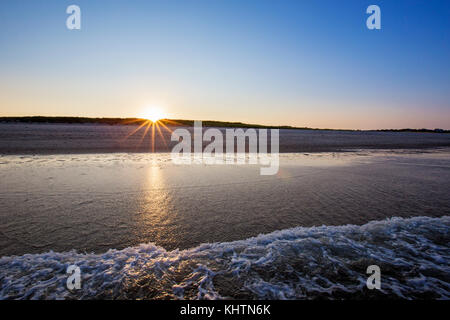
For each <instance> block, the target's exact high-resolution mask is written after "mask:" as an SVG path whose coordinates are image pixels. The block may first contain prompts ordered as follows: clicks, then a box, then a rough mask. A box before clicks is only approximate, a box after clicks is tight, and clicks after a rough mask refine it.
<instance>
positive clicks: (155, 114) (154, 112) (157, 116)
mask: <svg viewBox="0 0 450 320" xmlns="http://www.w3.org/2000/svg"><path fill="white" fill-rule="evenodd" d="M142 118H144V119H147V120H150V121H151V122H157V121H159V120H161V119H164V118H165V114H164V112H163V111H162V110H161V108H158V107H149V108H147V109H145V110H144V112H142Z"/></svg>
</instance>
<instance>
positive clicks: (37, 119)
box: [0, 116, 450, 133]
mask: <svg viewBox="0 0 450 320" xmlns="http://www.w3.org/2000/svg"><path fill="white" fill-rule="evenodd" d="M140 121H142V122H144V121H151V120H149V119H145V118H141V117H127V118H122V117H81V116H3V117H0V123H5V122H6V123H8V122H19V123H50V124H51V123H53V124H105V125H133V124H139V122H140ZM194 121H202V124H203V125H204V126H206V127H222V128H224V127H233V128H261V129H263V128H266V129H292V130H326V131H391V132H433V133H450V129H443V128H434V129H429V128H401V129H389V128H381V129H340V128H339V129H332V128H313V127H297V126H290V125H263V124H250V123H245V122H239V121H221V120H200V119H194V120H193V119H169V118H163V119H159V120H158V121H157V122H166V123H167V122H170V123H168V124H169V125H172V126H192V125H193V123H194Z"/></svg>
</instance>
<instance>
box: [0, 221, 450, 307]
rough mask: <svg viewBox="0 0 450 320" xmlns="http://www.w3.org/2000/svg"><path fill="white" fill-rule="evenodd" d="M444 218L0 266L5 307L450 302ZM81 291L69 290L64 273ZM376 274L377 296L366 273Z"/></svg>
mask: <svg viewBox="0 0 450 320" xmlns="http://www.w3.org/2000/svg"><path fill="white" fill-rule="evenodd" d="M449 227H450V217H449V216H444V217H441V218H429V217H416V218H409V219H403V218H391V219H388V220H383V221H373V222H370V223H368V224H365V225H363V226H355V225H346V226H337V227H336V226H322V227H312V228H302V227H298V228H292V229H286V230H281V231H276V232H273V233H270V234H266V235H260V236H258V237H254V238H250V239H246V240H240V241H235V242H227V243H225V242H224V243H209V244H203V245H200V246H198V247H195V248H192V249H188V250H182V251H180V250H174V251H166V250H164V249H163V248H161V247H157V246H155V245H153V244H141V245H139V246H135V247H130V248H126V249H123V250H113V249H112V250H109V251H108V252H106V253H103V254H80V253H76V252H65V253H56V252H48V253H43V254H25V255H22V256H9V257H2V258H1V259H0V270H1V271H0V298H2V299H8V298H12V299H79V298H81V299H92V298H106V299H110V298H131V299H135V298H148V299H152V298H175V299H176V298H187V299H220V298H260V299H302V298H306V299H310V298H318V297H320V298H332V299H333V298H334V299H340V298H383V297H400V298H436V299H448V298H450V250H449V245H448V244H449V242H450V241H449V240H450V239H449ZM71 264H76V265H78V266H79V267H80V268H81V274H82V288H81V289H80V290H78V291H73V292H70V291H69V290H67V289H66V280H67V277H68V275H67V274H66V273H65V271H66V269H67V267H68V266H69V265H71ZM372 264H376V265H379V266H380V268H381V273H382V275H381V290H380V291H377V290H368V289H367V288H366V279H367V276H368V275H366V268H367V266H369V265H372Z"/></svg>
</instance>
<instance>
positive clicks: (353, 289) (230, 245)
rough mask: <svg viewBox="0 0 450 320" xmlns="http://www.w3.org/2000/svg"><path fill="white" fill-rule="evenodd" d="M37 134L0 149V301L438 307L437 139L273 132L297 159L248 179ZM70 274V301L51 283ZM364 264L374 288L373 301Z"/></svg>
mask: <svg viewBox="0 0 450 320" xmlns="http://www.w3.org/2000/svg"><path fill="white" fill-rule="evenodd" d="M8 126H9V125H8ZM39 126H41V125H36V126H28V127H27V128H22V129H21V130H19V129H18V128H19V127H17V130H16V131H14V130H11V129H10V128H8V131H9V132H13V133H11V135H10V136H8V137H6V138H5V134H4V133H3V135H1V136H0V137H1V138H0V146H1V148H2V149H1V150H2V155H1V156H0V217H1V224H0V256H2V258H0V267H1V269H2V273H1V277H0V297H2V298H45V299H54V298H85V299H91V298H132V299H136V298H156V299H165V298H174V299H179V298H186V299H217V298H233V299H237V298H250V299H254V298H257V299H304V298H306V299H310V298H311V299H312V298H358V297H360V298H362V297H369V298H383V297H384V298H393V297H396V298H441V299H442V298H449V296H450V279H449V271H450V255H449V250H448V243H449V241H450V236H449V234H448V227H449V226H450V222H449V220H448V215H449V213H450V186H449V184H448V181H449V179H450V148H448V147H446V146H445V145H446V144H447V143H448V140H449V138H447V137H448V135H440V134H434V133H433V134H420V133H414V134H413V133H389V134H385V133H381V134H379V133H377V134H372V133H359V132H342V133H341V132H338V133H334V134H336V135H337V137H336V138H335V139H331V138H332V136H330V135H329V134H331V133H328V132H316V131H314V132H304V131H301V130H299V131H295V132H294V133H291V132H288V133H285V135H283V133H282V134H280V149H282V147H281V146H284V147H286V148H287V149H289V148H291V147H293V148H296V149H297V151H296V152H283V153H282V154H281V155H280V169H279V171H278V173H277V174H276V175H274V176H261V175H259V167H258V166H256V165H249V164H244V165H207V164H192V165H177V164H174V163H173V162H172V161H171V157H170V153H166V152H156V153H149V152H119V151H120V150H121V149H120V146H119V147H118V146H116V147H112V145H110V146H108V145H109V144H110V143H112V141H115V140H116V138H115V134H118V133H117V132H116V131H117V130H119V131H120V130H125V129H124V128H115V127H109V126H101V127H98V126H81V127H80V126H74V127H72V126H56V127H52V129H49V130H47V126H46V125H43V126H42V127H39ZM49 126H50V125H49ZM63 128H66V129H64V130H63ZM80 128H82V129H80ZM84 128H87V129H86V130H87V132H83V130H84ZM41 129H42V132H41V131H39V130H41ZM27 130H28V131H27ZM102 130H104V131H102ZM108 130H109V131H108ZM127 130H129V129H127ZM36 131H38V132H40V133H39V134H36ZM0 132H2V129H1V126H0ZM20 132H22V134H23V135H22V136H20V134H21V133H20ZM31 132H34V133H33V134H31ZM99 132H103V133H104V135H102V134H99ZM105 132H110V134H111V135H112V137H113V138H106V133H105ZM111 132H114V133H111ZM120 132H121V131H120ZM94 133H95V138H93V135H94ZM292 134H296V135H298V136H295V137H293V138H291V139H292V140H290V138H286V137H288V136H289V135H292ZM30 135H32V136H33V139H36V140H37V141H39V142H35V143H32V141H33V139H31V140H30V141H28V142H27V143H25V144H24V143H22V140H21V139H24V140H27V139H28V137H30ZM340 135H344V136H348V135H354V137H353V138H348V137H346V138H342V139H343V141H346V142H345V143H340V142H339V141H340V138H339V136H340ZM75 136H77V137H78V138H75ZM42 139H47V140H45V141H47V142H45V141H44V140H42ZM302 139H304V141H307V143H301V141H303V140H302ZM328 139H331V140H333V141H334V142H333V143H332V144H329V143H327V141H328ZM13 140H14V143H11V141H13ZM58 141H61V142H62V141H67V143H65V144H64V146H61V147H60V148H59V147H58V148H57V146H58V145H57V143H58ZM292 141H295V143H294V144H292ZM361 141H371V142H370V143H372V144H373V145H374V146H375V147H374V148H367V145H366V144H364V143H361ZM157 143H160V144H163V142H161V141H159V142H156V143H155V144H157ZM358 143H359V144H358ZM367 143H369V142H367ZM33 145H34V146H35V148H36V149H34V147H33ZM387 145H390V146H392V145H395V146H396V147H392V148H386V146H387ZM405 145H406V146H411V148H405ZM418 146H420V147H418ZM436 146H439V147H436ZM38 147H41V148H42V150H41V149H39V150H38ZM400 147H402V148H400ZM54 148H56V149H54ZM80 148H83V152H79V151H80ZM105 148H106V149H105ZM303 148H305V150H306V149H308V150H322V149H327V148H331V149H332V150H337V149H338V150H340V152H337V151H326V152H306V151H300V150H303ZM5 150H6V151H5ZM19 150H20V152H21V153H22V154H17V153H18V152H19ZM93 150H96V152H94V151H93ZM101 150H102V151H103V152H100V151H101ZM112 151H115V152H112ZM135 151H136V150H135ZM51 152H52V153H51ZM73 263H75V264H77V265H79V266H81V270H82V272H83V274H84V278H83V279H84V280H83V281H84V282H83V283H84V284H83V288H82V290H81V291H79V292H69V291H67V290H66V289H65V287H64V285H62V284H61V283H62V282H63V281H65V279H66V274H65V269H66V268H67V266H68V265H70V264H73ZM370 264H377V265H380V266H381V267H382V269H383V270H385V272H387V275H388V276H387V277H386V278H384V279H385V282H383V290H382V291H381V292H379V293H377V294H376V295H373V294H369V293H368V291H367V289H366V288H365V280H366V275H365V267H364V266H366V265H370ZM24 275H27V277H23V276H24ZM156 288H158V289H156Z"/></svg>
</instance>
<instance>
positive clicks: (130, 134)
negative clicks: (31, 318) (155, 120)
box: [122, 120, 149, 141]
mask: <svg viewBox="0 0 450 320" xmlns="http://www.w3.org/2000/svg"><path fill="white" fill-rule="evenodd" d="M147 123H149V121H148V120H147V121H145V122H144V123H142V124H141V125H140V126H139V127H137V128H136V129H134V130H133V131H132V132H130V133H129V134H128V135H127V136H126V137H125V138H123V139H122V141H125V140H126V139H128V138H129V137H131V136H132V135H133V134H135V133H136V132H138V131H139V130H140V129H141V128H142V127H143V126H145V125H146V124H147Z"/></svg>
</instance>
